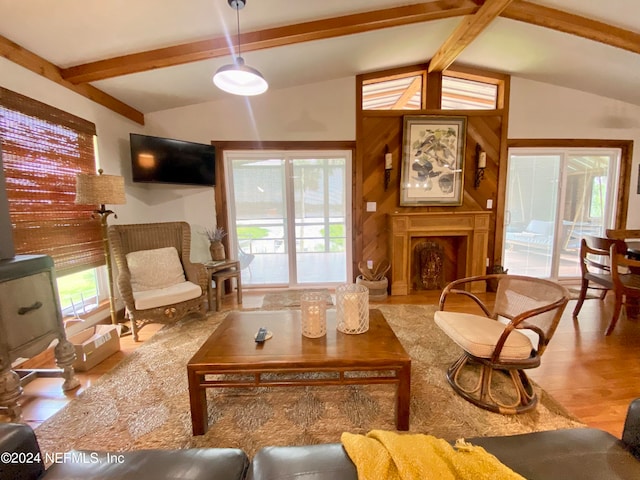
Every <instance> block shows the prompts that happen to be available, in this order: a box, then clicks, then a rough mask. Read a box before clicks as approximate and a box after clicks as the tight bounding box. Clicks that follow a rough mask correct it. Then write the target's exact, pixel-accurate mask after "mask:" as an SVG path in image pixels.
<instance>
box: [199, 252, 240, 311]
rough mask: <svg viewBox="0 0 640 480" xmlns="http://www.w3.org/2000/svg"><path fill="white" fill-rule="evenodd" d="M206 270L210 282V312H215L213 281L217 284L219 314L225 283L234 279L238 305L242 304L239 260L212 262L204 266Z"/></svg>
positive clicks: (208, 287)
mask: <svg viewBox="0 0 640 480" xmlns="http://www.w3.org/2000/svg"><path fill="white" fill-rule="evenodd" d="M204 268H205V269H206V270H207V276H208V277H209V282H208V284H207V290H208V292H207V293H208V298H209V310H213V308H212V307H213V286H212V285H211V282H212V280H214V281H215V282H216V288H215V290H216V292H215V293H216V311H217V312H219V311H220V309H221V307H222V296H223V294H224V289H225V288H224V283H225V281H226V280H230V279H232V278H235V279H236V287H237V295H238V303H242V280H241V278H240V277H241V275H240V274H241V272H240V261H239V260H232V259H226V260H219V261H211V262H207V263H205V264H204Z"/></svg>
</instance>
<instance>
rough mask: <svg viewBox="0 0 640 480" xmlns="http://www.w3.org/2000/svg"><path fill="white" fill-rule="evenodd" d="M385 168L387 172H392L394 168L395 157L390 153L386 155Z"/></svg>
mask: <svg viewBox="0 0 640 480" xmlns="http://www.w3.org/2000/svg"><path fill="white" fill-rule="evenodd" d="M384 168H385V170H391V169H392V168H393V155H391V154H390V153H385V154H384Z"/></svg>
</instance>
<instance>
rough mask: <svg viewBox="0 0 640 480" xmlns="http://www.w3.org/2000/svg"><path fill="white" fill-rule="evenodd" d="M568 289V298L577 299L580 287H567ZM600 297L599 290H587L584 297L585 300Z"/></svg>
mask: <svg viewBox="0 0 640 480" xmlns="http://www.w3.org/2000/svg"><path fill="white" fill-rule="evenodd" d="M567 290H569V295H570V298H569V299H570V300H578V299H579V298H580V289H579V288H567ZM598 298H600V292H597V293H594V291H593V290H587V295H586V296H585V297H584V299H585V300H593V299H598Z"/></svg>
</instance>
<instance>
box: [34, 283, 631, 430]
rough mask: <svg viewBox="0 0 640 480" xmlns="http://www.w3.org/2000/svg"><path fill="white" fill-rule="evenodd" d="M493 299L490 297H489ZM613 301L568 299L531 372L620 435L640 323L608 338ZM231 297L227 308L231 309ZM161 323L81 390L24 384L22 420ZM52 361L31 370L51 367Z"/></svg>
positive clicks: (422, 298)
mask: <svg viewBox="0 0 640 480" xmlns="http://www.w3.org/2000/svg"><path fill="white" fill-rule="evenodd" d="M488 295H490V294H488ZM438 298H439V293H438V292H433V291H430V292H422V293H419V294H414V295H409V296H398V297H388V299H387V300H386V301H385V302H383V303H388V304H436V303H437V301H438ZM261 300H262V295H260V294H256V293H251V292H250V291H246V292H244V293H243V301H244V304H243V305H244V307H245V308H246V307H254V306H256V307H257V306H259V305H260V304H261ZM612 300H613V299H612V297H611V296H608V297H607V298H606V299H605V301H604V302H601V301H600V300H586V301H585V304H584V306H583V308H582V312H581V314H580V319H579V321H577V322H576V321H574V320H573V319H572V317H571V312H572V311H573V307H574V305H575V301H570V302H569V305H568V306H567V309H566V311H565V313H564V316H563V318H562V321H561V322H560V325H559V327H558V329H557V331H556V333H555V336H554V337H553V339H552V340H551V343H550V344H549V347H548V348H547V351H546V352H545V354H544V355H543V358H542V365H541V366H540V367H539V368H537V369H534V370H530V371H529V372H528V373H529V375H530V377H531V378H532V379H533V380H534V381H536V382H537V383H538V384H539V385H540V386H541V387H542V388H544V389H545V390H546V391H547V392H548V393H549V394H551V395H552V396H553V397H555V398H556V399H557V400H558V401H559V402H560V403H561V404H562V405H563V406H564V407H565V408H566V409H567V410H568V411H569V412H571V413H572V414H574V415H575V416H577V417H578V418H580V419H581V420H582V421H583V422H584V423H586V424H588V425H590V426H593V427H597V428H601V429H603V430H606V431H608V432H610V433H612V434H613V435H615V436H616V437H620V435H621V433H622V426H623V422H624V417H625V415H626V411H627V406H628V404H629V402H630V401H631V400H632V399H634V398H637V397H640V381H639V379H640V320H637V319H627V318H626V316H625V315H624V314H623V316H622V317H621V318H620V320H619V322H618V325H617V326H616V328H615V330H614V332H613V333H612V334H611V335H610V336H609V337H605V336H604V331H605V329H606V327H607V325H608V321H609V317H610V315H611V310H612V307H613V302H612ZM234 302H235V299H234V298H233V297H228V298H227V299H225V305H228V306H233V305H234ZM447 308H448V309H456V310H460V311H469V310H473V307H472V305H471V304H470V303H469V301H468V300H466V299H460V300H456V301H455V302H450V303H448V304H447ZM159 328H161V325H153V324H152V325H148V326H146V327H145V328H143V329H142V330H141V331H140V339H141V342H139V343H136V342H134V341H133V339H132V338H131V336H128V337H123V338H121V339H120V340H121V341H120V345H121V350H120V352H118V353H116V354H114V355H113V356H111V357H109V358H108V359H107V360H105V361H104V362H102V363H101V364H99V365H98V366H96V367H94V368H93V369H91V370H90V371H89V372H79V373H78V378H79V379H80V381H81V386H80V388H78V389H76V390H74V391H72V392H68V393H66V394H65V393H63V392H61V390H60V379H56V378H53V379H51V378H38V379H36V380H34V381H33V382H31V383H29V384H28V385H26V386H25V395H24V397H23V401H22V404H23V410H24V418H25V420H26V421H27V423H29V424H30V425H32V426H33V427H36V426H38V425H39V424H40V423H42V422H43V421H44V420H46V419H47V418H49V417H50V416H51V415H53V414H55V413H56V412H57V411H58V410H59V409H60V408H62V407H63V406H64V405H65V404H66V403H67V402H69V401H70V400H72V399H73V398H75V397H76V396H77V395H79V394H80V393H81V392H82V391H84V390H86V389H87V388H88V387H90V386H91V385H92V384H93V383H94V382H95V381H96V380H97V379H98V378H100V376H102V375H103V374H104V373H106V372H108V371H109V370H111V369H112V368H114V367H115V366H116V365H117V364H118V363H119V362H120V361H121V360H123V359H124V358H126V357H127V356H128V355H130V354H131V353H132V352H133V351H135V349H136V348H138V347H139V346H140V345H142V344H143V343H144V341H145V340H147V339H149V338H150V337H151V336H152V335H153V334H154V333H155V332H156V331H157V330H158V329H159ZM48 362H50V361H48V360H46V359H45V360H42V361H41V364H40V365H34V364H33V362H32V365H31V366H32V367H48V368H51V367H52V366H53V365H50V364H48Z"/></svg>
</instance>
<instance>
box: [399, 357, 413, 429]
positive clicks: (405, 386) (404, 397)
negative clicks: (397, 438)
mask: <svg viewBox="0 0 640 480" xmlns="http://www.w3.org/2000/svg"><path fill="white" fill-rule="evenodd" d="M397 375H398V394H397V399H396V428H397V429H398V430H404V431H406V430H409V409H410V405H411V363H410V362H409V363H407V364H406V365H404V366H403V367H402V368H401V369H400V370H398V373H397Z"/></svg>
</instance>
